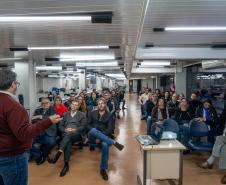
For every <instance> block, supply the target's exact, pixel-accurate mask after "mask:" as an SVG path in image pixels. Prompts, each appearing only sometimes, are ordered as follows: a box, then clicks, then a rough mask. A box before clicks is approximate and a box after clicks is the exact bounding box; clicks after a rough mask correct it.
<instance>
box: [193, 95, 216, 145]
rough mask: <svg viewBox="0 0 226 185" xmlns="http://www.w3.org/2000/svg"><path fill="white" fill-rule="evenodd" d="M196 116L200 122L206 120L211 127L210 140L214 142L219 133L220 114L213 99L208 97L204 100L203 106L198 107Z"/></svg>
mask: <svg viewBox="0 0 226 185" xmlns="http://www.w3.org/2000/svg"><path fill="white" fill-rule="evenodd" d="M195 117H196V120H197V121H198V122H205V123H206V124H207V125H208V126H209V127H210V131H209V137H208V141H209V142H211V143H214V141H215V136H216V135H217V129H216V127H217V126H218V125H217V124H218V115H217V111H216V110H215V108H214V107H213V105H212V102H211V100H209V99H206V100H204V101H203V104H202V107H198V108H197V109H196V114H195Z"/></svg>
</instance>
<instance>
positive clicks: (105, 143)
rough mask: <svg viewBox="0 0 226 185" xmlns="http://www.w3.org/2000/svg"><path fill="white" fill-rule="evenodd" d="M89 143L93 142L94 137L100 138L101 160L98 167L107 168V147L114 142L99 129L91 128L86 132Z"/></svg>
mask: <svg viewBox="0 0 226 185" xmlns="http://www.w3.org/2000/svg"><path fill="white" fill-rule="evenodd" d="M88 139H89V143H94V144H95V141H96V139H99V140H101V147H102V151H101V152H102V153H101V162H100V169H103V170H106V169H108V159H109V147H110V146H111V145H113V144H114V141H113V140H112V139H111V138H109V137H108V136H106V135H105V134H103V133H102V132H101V131H99V130H97V129H95V128H92V129H91V130H90V131H89V133H88Z"/></svg>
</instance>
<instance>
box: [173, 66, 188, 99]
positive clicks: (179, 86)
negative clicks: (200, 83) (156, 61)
mask: <svg viewBox="0 0 226 185" xmlns="http://www.w3.org/2000/svg"><path fill="white" fill-rule="evenodd" d="M175 84H176V92H177V93H184V95H185V97H186V93H187V69H186V68H184V69H183V70H182V71H181V72H177V73H176V74H175Z"/></svg>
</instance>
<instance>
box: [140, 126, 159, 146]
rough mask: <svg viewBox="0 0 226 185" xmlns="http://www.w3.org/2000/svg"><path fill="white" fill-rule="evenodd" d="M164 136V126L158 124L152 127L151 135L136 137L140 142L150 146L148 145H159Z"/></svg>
mask: <svg viewBox="0 0 226 185" xmlns="http://www.w3.org/2000/svg"><path fill="white" fill-rule="evenodd" d="M161 137H162V128H161V127H159V126H158V125H155V126H153V127H152V133H151V135H138V136H136V139H137V140H138V141H139V143H140V144H142V145H145V146H148V145H158V144H159V143H160V139H161Z"/></svg>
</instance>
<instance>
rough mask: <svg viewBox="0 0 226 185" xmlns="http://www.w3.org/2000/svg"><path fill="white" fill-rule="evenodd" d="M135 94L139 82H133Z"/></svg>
mask: <svg viewBox="0 0 226 185" xmlns="http://www.w3.org/2000/svg"><path fill="white" fill-rule="evenodd" d="M133 92H137V80H133Z"/></svg>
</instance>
